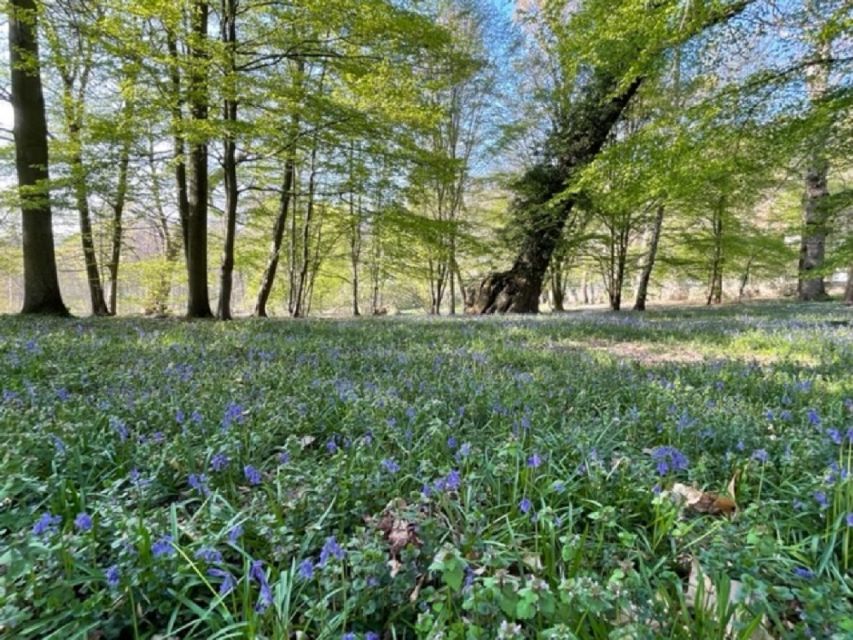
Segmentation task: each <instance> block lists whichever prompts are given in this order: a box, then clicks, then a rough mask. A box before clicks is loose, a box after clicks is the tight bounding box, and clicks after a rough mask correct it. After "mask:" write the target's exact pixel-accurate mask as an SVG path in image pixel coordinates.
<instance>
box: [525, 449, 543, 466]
mask: <svg viewBox="0 0 853 640" xmlns="http://www.w3.org/2000/svg"><path fill="white" fill-rule="evenodd" d="M541 465H542V456H540V455H539V454H538V453H534V454H533V455H532V456H530V457H529V458H528V459H527V466H528V467H530V468H531V469H536V468H537V467H539V466H541Z"/></svg>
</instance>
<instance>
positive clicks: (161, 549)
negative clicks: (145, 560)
mask: <svg viewBox="0 0 853 640" xmlns="http://www.w3.org/2000/svg"><path fill="white" fill-rule="evenodd" d="M173 541H174V538H172V536H170V535H165V536H163V537H161V538H160V539H159V540H157V541H156V542H155V543H154V544H152V545H151V553H152V554H153V555H154V557H155V558H161V557H163V556H166V557H171V556H173V555H175V545H174V544H173Z"/></svg>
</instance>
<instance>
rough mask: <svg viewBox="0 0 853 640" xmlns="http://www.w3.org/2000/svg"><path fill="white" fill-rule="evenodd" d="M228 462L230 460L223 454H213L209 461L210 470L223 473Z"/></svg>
mask: <svg viewBox="0 0 853 640" xmlns="http://www.w3.org/2000/svg"><path fill="white" fill-rule="evenodd" d="M230 462H231V459H230V458H229V457H228V456H227V455H226V454H225V453H222V452H220V453H215V454H213V457H212V458H211V459H210V468H211V469H213V470H214V471H224V470H225V469H226V468H227V467H228V465H229V464H230Z"/></svg>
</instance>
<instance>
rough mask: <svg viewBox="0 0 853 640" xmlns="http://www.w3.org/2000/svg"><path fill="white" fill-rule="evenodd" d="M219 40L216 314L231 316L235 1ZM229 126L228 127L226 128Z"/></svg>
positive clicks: (226, 7)
mask: <svg viewBox="0 0 853 640" xmlns="http://www.w3.org/2000/svg"><path fill="white" fill-rule="evenodd" d="M220 20H221V23H222V43H223V46H224V47H225V56H226V61H227V62H226V70H225V73H226V80H225V83H224V85H225V97H224V99H223V104H222V118H223V120H224V123H225V127H226V130H225V137H224V140H223V159H222V170H223V173H224V181H225V242H224V246H223V250H222V266H221V268H220V272H219V304H218V307H217V313H216V315H217V317H218V318H219V319H220V320H230V319H231V290H232V287H233V284H234V243H235V236H236V233H237V199H238V197H239V190H238V186H237V145H236V143H235V139H234V137H235V135H236V132H235V131H234V125H235V124H236V122H237V95H236V93H237V84H236V73H237V59H236V51H235V47H236V46H237V0H222V16H221V18H220ZM229 127H230V128H229Z"/></svg>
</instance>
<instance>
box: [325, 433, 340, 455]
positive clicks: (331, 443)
mask: <svg viewBox="0 0 853 640" xmlns="http://www.w3.org/2000/svg"><path fill="white" fill-rule="evenodd" d="M337 450H338V443H337V442H336V441H335V438H334V437H331V438H329V439H328V440H327V441H326V451H328V452H329V453H336V452H337Z"/></svg>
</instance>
